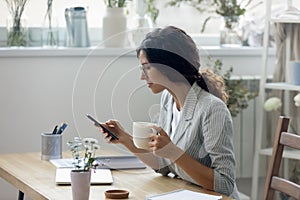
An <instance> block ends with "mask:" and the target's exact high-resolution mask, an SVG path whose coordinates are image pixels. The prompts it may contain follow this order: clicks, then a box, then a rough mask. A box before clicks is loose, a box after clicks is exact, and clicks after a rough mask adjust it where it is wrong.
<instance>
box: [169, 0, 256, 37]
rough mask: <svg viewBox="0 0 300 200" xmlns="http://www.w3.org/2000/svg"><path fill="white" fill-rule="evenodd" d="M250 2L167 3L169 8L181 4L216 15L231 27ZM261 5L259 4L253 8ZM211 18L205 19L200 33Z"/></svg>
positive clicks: (176, 0)
mask: <svg viewBox="0 0 300 200" xmlns="http://www.w3.org/2000/svg"><path fill="white" fill-rule="evenodd" d="M251 1H252V0H242V1H239V2H238V1H237V0H171V1H169V2H168V3H167V5H169V6H180V5H181V4H182V3H185V4H188V5H190V6H192V7H194V8H195V9H197V10H198V11H199V12H200V13H216V14H217V15H220V16H222V17H224V18H225V19H226V20H225V23H226V24H225V25H226V27H229V26H231V23H232V22H237V21H238V20H239V16H241V15H244V14H245V12H246V7H248V6H249V5H250V3H251ZM259 4H261V2H259V3H258V4H256V5H255V6H257V5H259ZM253 7H254V6H253ZM211 18H212V16H209V17H207V18H206V19H205V20H204V22H203V25H202V29H201V32H204V30H205V27H206V24H207V22H208V21H209V20H210V19H211Z"/></svg>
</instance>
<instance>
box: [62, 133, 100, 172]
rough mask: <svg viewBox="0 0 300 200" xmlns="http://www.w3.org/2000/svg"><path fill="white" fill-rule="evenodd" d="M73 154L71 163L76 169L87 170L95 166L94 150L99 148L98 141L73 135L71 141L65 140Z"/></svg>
mask: <svg viewBox="0 0 300 200" xmlns="http://www.w3.org/2000/svg"><path fill="white" fill-rule="evenodd" d="M67 145H68V147H69V149H70V151H71V153H72V156H73V159H74V161H73V164H74V167H75V168H76V169H77V170H83V171H89V170H90V169H91V168H93V167H96V166H97V162H96V161H95V152H96V150H98V149H100V146H99V145H98V141H97V140H96V139H94V138H83V139H81V138H79V137H75V138H74V140H73V141H69V142H67Z"/></svg>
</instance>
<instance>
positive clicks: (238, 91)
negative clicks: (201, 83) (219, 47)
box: [207, 57, 258, 117]
mask: <svg viewBox="0 0 300 200" xmlns="http://www.w3.org/2000/svg"><path fill="white" fill-rule="evenodd" d="M207 65H208V67H210V68H211V69H212V70H213V71H214V72H215V73H216V74H218V75H220V76H222V77H223V79H224V82H225V85H226V90H227V93H228V94H229V99H228V102H227V107H228V109H229V111H230V113H231V116H232V117H235V116H237V115H238V114H239V113H240V112H241V111H242V110H243V109H246V108H247V107H248V105H249V104H248V102H249V101H250V100H251V99H254V98H255V97H257V95H258V91H250V90H249V89H248V88H247V87H246V86H245V84H244V82H243V80H242V79H240V78H236V79H233V78H232V72H233V67H230V68H229V69H228V70H227V71H225V73H222V67H223V63H222V61H221V60H219V59H217V60H213V59H212V58H211V57H209V58H208V63H207Z"/></svg>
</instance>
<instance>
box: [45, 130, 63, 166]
mask: <svg viewBox="0 0 300 200" xmlns="http://www.w3.org/2000/svg"><path fill="white" fill-rule="evenodd" d="M41 151H42V152H41V153H42V157H41V159H42V160H51V159H59V158H62V135H61V134H52V133H41Z"/></svg>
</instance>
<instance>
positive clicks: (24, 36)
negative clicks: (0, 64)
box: [7, 15, 29, 47]
mask: <svg viewBox="0 0 300 200" xmlns="http://www.w3.org/2000/svg"><path fill="white" fill-rule="evenodd" d="M28 40H29V37H28V26H27V17H26V16H24V15H23V16H22V17H21V18H20V17H12V16H11V15H10V16H8V17H7V46H9V47H18V46H24V47H25V46H27V45H28Z"/></svg>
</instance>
